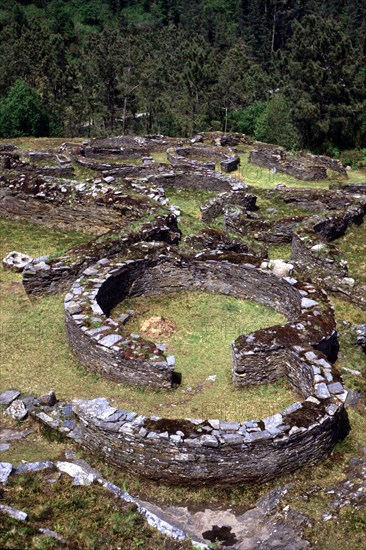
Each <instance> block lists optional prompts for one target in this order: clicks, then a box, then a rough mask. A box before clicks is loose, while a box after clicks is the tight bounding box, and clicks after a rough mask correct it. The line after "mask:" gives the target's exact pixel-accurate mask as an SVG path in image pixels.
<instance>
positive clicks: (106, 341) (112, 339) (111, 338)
mask: <svg viewBox="0 0 366 550" xmlns="http://www.w3.org/2000/svg"><path fill="white" fill-rule="evenodd" d="M121 340H122V336H120V335H119V334H108V336H105V337H104V338H102V339H101V340H99V344H101V345H102V346H104V347H105V348H111V347H112V346H114V345H115V344H117V343H118V342H120V341H121Z"/></svg>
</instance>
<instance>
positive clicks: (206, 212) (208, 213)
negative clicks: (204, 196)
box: [200, 184, 257, 223]
mask: <svg viewBox="0 0 366 550" xmlns="http://www.w3.org/2000/svg"><path fill="white" fill-rule="evenodd" d="M256 202H257V197H256V195H252V194H250V193H247V186H246V185H244V184H242V185H239V184H238V185H235V186H234V187H233V188H232V190H231V191H228V192H226V193H220V194H219V195H218V196H217V197H215V198H214V199H211V200H210V201H208V202H206V203H205V204H203V205H202V206H200V211H201V217H202V221H203V222H205V223H209V222H210V221H212V220H213V219H215V218H217V216H220V215H221V214H223V213H224V210H225V208H226V207H227V206H229V205H232V204H236V205H239V206H241V207H242V208H243V209H245V210H250V211H252V210H257V206H256Z"/></svg>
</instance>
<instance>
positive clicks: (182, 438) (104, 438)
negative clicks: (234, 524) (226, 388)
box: [33, 347, 349, 485]
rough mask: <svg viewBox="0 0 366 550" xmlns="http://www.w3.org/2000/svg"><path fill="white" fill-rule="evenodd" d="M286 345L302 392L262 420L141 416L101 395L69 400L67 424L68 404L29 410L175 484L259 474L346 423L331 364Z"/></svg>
mask: <svg viewBox="0 0 366 550" xmlns="http://www.w3.org/2000/svg"><path fill="white" fill-rule="evenodd" d="M292 353H293V354H294V356H296V361H295V363H294V366H293V370H292V372H290V370H289V376H288V379H289V382H290V383H291V384H293V385H294V388H295V389H296V390H297V391H299V393H302V396H303V397H304V399H305V400H304V401H303V402H300V401H298V402H295V403H294V404H293V405H291V406H290V407H287V408H286V409H284V410H282V411H280V412H279V413H277V414H275V415H273V416H270V417H268V418H264V419H262V420H251V421H245V422H226V421H222V420H219V419H209V420H206V419H194V418H187V419H183V420H170V419H163V418H159V417H156V416H154V417H150V418H148V417H146V416H144V415H141V414H138V413H137V412H129V411H127V410H121V409H118V408H116V407H112V406H110V404H109V402H108V401H107V400H106V399H104V398H97V399H94V400H92V401H75V402H74V403H73V404H72V411H73V413H74V414H75V416H73V417H72V422H73V423H71V424H68V425H67V426H66V425H65V418H64V411H66V412H67V414H68V415H70V409H69V408H68V407H70V406H66V407H65V405H62V407H61V406H60V405H58V406H57V407H56V409H55V410H54V411H52V410H50V408H48V409H47V413H44V412H43V411H41V412H38V410H35V411H34V412H33V414H34V415H35V416H36V417H37V418H38V419H39V420H40V421H42V422H44V423H46V424H47V425H48V426H49V427H51V428H54V429H59V430H60V431H61V432H63V433H68V436H69V437H72V438H73V439H75V440H76V441H77V442H78V443H80V444H81V445H82V446H83V447H85V448H87V449H89V450H91V451H95V452H97V453H99V454H100V455H101V456H102V458H103V459H104V460H106V461H107V462H108V463H111V464H113V465H115V466H117V467H121V468H123V469H124V470H127V471H130V472H133V473H135V474H136V473H137V474H139V475H142V476H145V477H148V478H152V479H157V480H163V481H165V482H168V483H172V484H178V485H182V484H183V485H184V484H187V485H209V484H213V483H219V484H220V485H232V484H235V483H241V482H245V481H255V482H265V481H268V480H270V479H272V478H274V477H276V476H278V475H283V474H287V473H290V472H293V471H295V470H297V469H299V468H300V467H302V466H304V465H305V464H309V463H310V464H313V463H316V462H318V461H320V460H322V459H324V458H325V457H326V456H327V455H328V454H329V452H330V451H331V450H332V448H333V446H334V444H335V443H336V442H337V441H338V440H339V439H341V438H342V437H344V436H345V435H346V434H347V432H348V429H349V428H348V422H347V416H346V414H345V412H344V402H345V400H346V397H347V392H346V391H345V389H344V387H343V385H342V384H341V382H339V381H334V377H333V374H334V369H333V367H332V366H331V364H330V363H329V362H327V360H326V359H325V358H324V356H323V354H322V353H321V352H318V351H314V350H310V349H309V348H306V347H301V348H300V347H296V348H293V350H292ZM70 418H71V417H70V416H69V418H68V420H69V422H70ZM75 421H76V425H75ZM70 427H72V429H71V431H70ZM68 430H69V431H68Z"/></svg>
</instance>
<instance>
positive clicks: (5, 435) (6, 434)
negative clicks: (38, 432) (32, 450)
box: [0, 429, 33, 441]
mask: <svg viewBox="0 0 366 550" xmlns="http://www.w3.org/2000/svg"><path fill="white" fill-rule="evenodd" d="M31 433H33V430H30V429H29V430H24V431H22V432H18V431H16V430H10V429H5V430H1V432H0V441H16V440H18V439H24V438H25V437H27V436H28V435H29V434H31Z"/></svg>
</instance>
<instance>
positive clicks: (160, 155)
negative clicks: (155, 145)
mask: <svg viewBox="0 0 366 550" xmlns="http://www.w3.org/2000/svg"><path fill="white" fill-rule="evenodd" d="M150 156H151V157H152V158H153V159H154V160H155V162H160V163H162V164H170V163H169V161H168V156H167V153H166V151H154V152H153V153H151V155H150Z"/></svg>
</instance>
